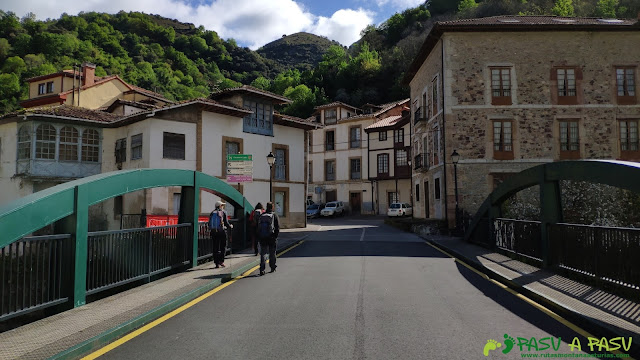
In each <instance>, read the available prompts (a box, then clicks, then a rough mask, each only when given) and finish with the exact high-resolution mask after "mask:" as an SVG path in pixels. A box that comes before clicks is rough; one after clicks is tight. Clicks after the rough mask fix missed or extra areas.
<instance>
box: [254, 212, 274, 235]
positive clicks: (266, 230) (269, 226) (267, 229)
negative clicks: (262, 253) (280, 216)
mask: <svg viewBox="0 0 640 360" xmlns="http://www.w3.org/2000/svg"><path fill="white" fill-rule="evenodd" d="M275 232H276V229H275V225H274V221H273V213H263V214H262V215H260V219H259V220H258V236H259V237H260V238H261V239H267V238H270V237H271V236H272V235H273V234H274V233H275Z"/></svg>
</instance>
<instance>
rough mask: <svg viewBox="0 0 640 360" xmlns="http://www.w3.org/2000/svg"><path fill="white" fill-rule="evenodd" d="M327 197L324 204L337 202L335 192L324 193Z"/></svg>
mask: <svg viewBox="0 0 640 360" xmlns="http://www.w3.org/2000/svg"><path fill="white" fill-rule="evenodd" d="M326 196H327V201H326V202H332V201H337V200H338V194H337V191H336V190H329V191H327V193H326Z"/></svg>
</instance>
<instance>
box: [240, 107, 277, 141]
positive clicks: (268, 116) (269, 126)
mask: <svg viewBox="0 0 640 360" xmlns="http://www.w3.org/2000/svg"><path fill="white" fill-rule="evenodd" d="M244 108H245V109H249V110H251V111H253V114H250V115H247V116H245V117H244V120H243V128H242V131H244V132H246V133H251V134H262V135H270V136H273V111H272V110H273V108H272V106H271V104H264V103H260V102H257V101H254V100H252V99H245V100H244Z"/></svg>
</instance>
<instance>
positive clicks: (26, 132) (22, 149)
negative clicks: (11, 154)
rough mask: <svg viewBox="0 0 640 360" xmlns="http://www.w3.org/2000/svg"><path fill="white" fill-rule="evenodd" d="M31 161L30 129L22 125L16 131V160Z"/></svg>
mask: <svg viewBox="0 0 640 360" xmlns="http://www.w3.org/2000/svg"><path fill="white" fill-rule="evenodd" d="M26 159H31V129H30V127H29V126H27V125H23V126H21V127H20V130H18V160H26Z"/></svg>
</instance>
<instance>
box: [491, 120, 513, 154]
mask: <svg viewBox="0 0 640 360" xmlns="http://www.w3.org/2000/svg"><path fill="white" fill-rule="evenodd" d="M493 158H494V159H496V160H513V143H512V128H511V121H494V122H493Z"/></svg>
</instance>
